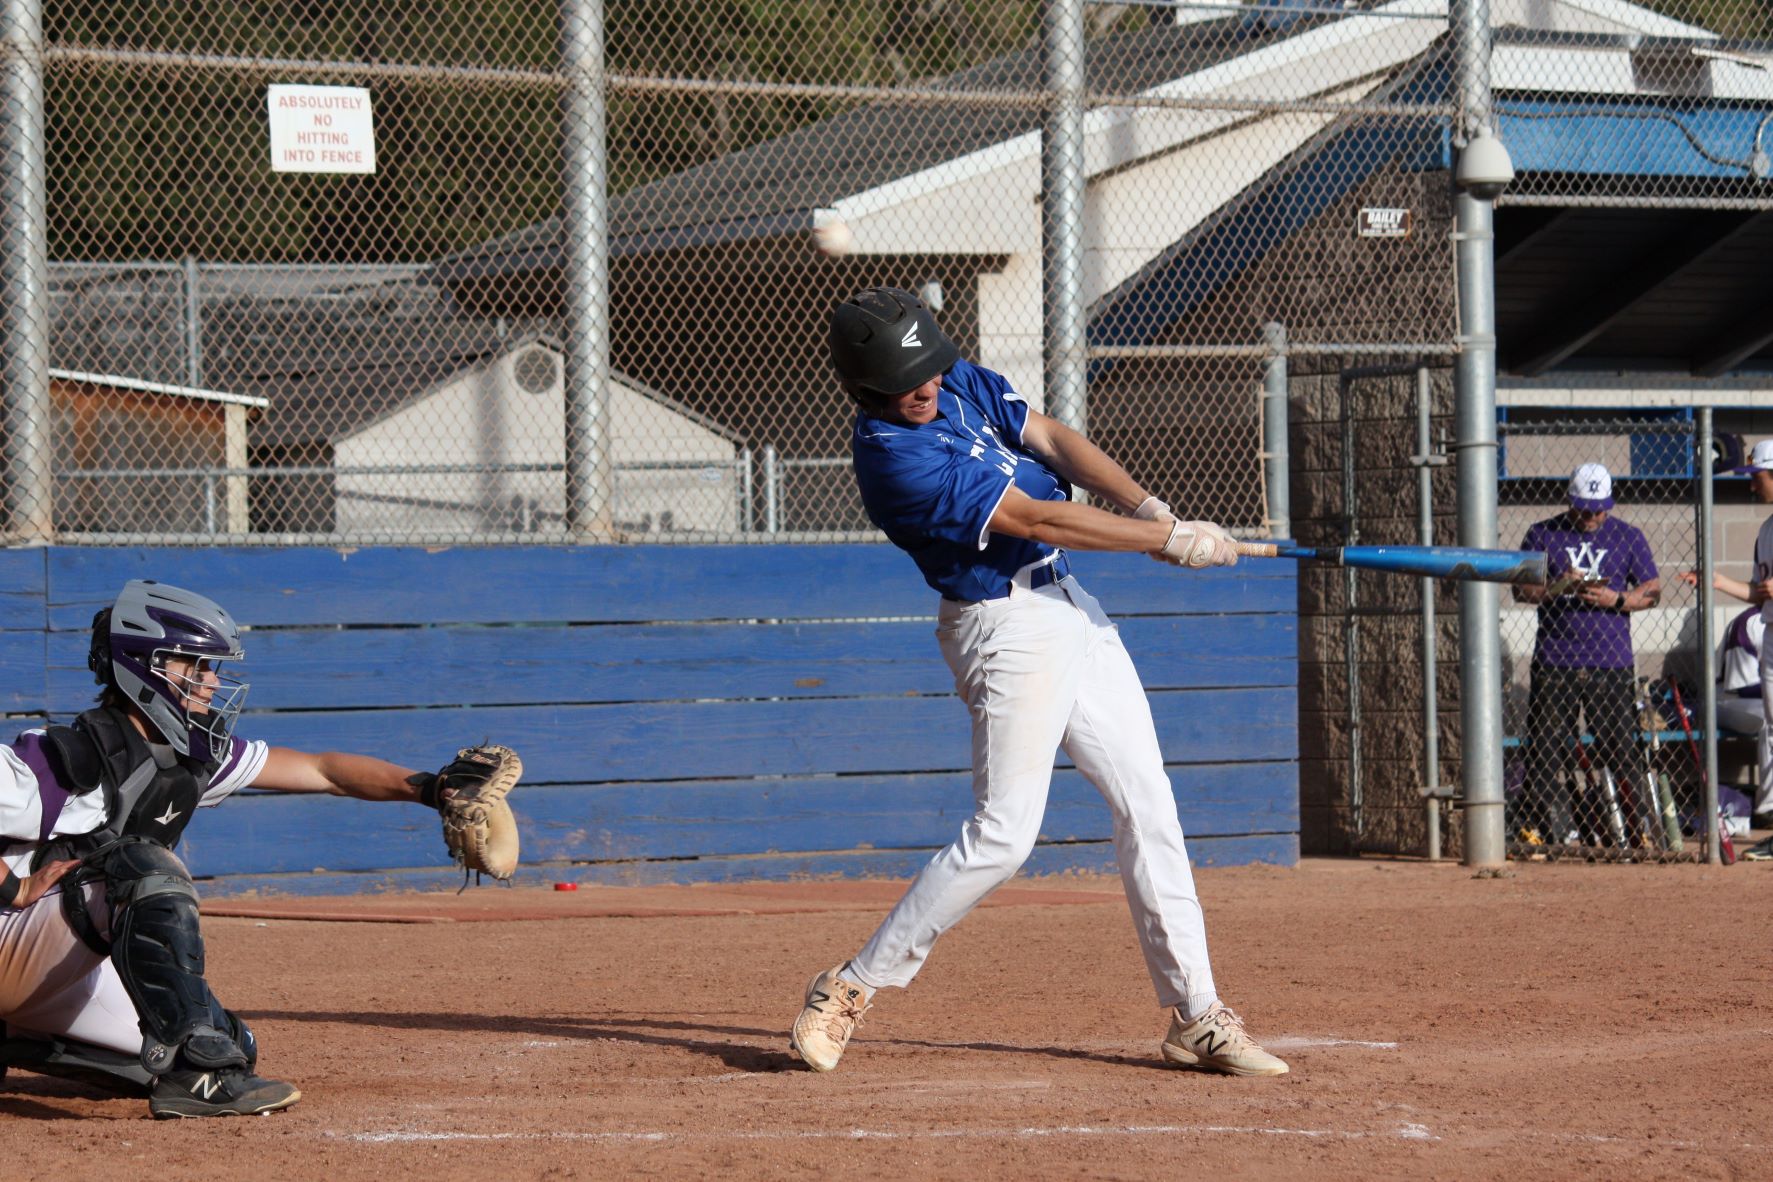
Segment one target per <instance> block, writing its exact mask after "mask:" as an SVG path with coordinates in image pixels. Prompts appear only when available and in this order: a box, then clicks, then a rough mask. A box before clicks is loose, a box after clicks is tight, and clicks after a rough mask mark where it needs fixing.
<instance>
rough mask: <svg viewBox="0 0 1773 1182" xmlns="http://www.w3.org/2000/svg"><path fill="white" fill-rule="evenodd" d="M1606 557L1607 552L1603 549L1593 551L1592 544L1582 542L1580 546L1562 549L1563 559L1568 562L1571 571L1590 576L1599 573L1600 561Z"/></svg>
mask: <svg viewBox="0 0 1773 1182" xmlns="http://www.w3.org/2000/svg"><path fill="white" fill-rule="evenodd" d="M1606 556H1607V551H1606V550H1605V549H1604V548H1603V549H1600V550H1597V549H1595V547H1594V543H1593V542H1584V543H1582V545H1580V546H1565V547H1564V557H1566V558H1568V559H1569V560H1570V567H1571V569H1573V570H1579V571H1584V572H1586V573H1588V574H1591V575H1593V574H1599V573H1600V569H1601V560H1602V559H1603V558H1605V557H1606Z"/></svg>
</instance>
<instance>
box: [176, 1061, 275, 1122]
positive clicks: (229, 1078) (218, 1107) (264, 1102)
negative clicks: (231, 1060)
mask: <svg viewBox="0 0 1773 1182" xmlns="http://www.w3.org/2000/svg"><path fill="white" fill-rule="evenodd" d="M301 1098H302V1093H301V1092H300V1091H299V1090H298V1089H297V1088H296V1086H295V1085H294V1084H286V1083H283V1082H282V1081H280V1080H275V1079H261V1078H260V1077H258V1076H256V1075H253V1074H252V1073H250V1072H248V1071H246V1070H244V1069H243V1068H239V1067H222V1068H216V1069H212V1070H209V1071H193V1070H187V1069H180V1070H178V1071H169V1072H167V1073H166V1074H165V1075H163V1076H161V1077H160V1078H159V1079H158V1080H156V1081H155V1082H154V1091H153V1092H152V1093H151V1094H150V1095H149V1096H148V1111H149V1112H151V1113H153V1114H154V1119H156V1120H168V1119H170V1118H172V1117H175V1116H262V1115H264V1114H265V1113H269V1112H278V1111H281V1110H282V1109H285V1108H288V1107H289V1106H290V1105H291V1104H294V1103H295V1102H296V1101H297V1100H300V1099H301Z"/></svg>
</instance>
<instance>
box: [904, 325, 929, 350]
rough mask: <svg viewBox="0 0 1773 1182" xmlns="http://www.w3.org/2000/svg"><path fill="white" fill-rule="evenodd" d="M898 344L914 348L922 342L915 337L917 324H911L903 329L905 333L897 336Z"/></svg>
mask: <svg viewBox="0 0 1773 1182" xmlns="http://www.w3.org/2000/svg"><path fill="white" fill-rule="evenodd" d="M899 344H900V345H902V346H904V347H905V348H907V349H915V348H918V347H919V346H921V345H922V344H923V342H922V341H920V340H918V339H917V325H915V324H913V325H912V326H911V327H910V328H908V329H906V330H905V335H904V336H902V337H900V338H899Z"/></svg>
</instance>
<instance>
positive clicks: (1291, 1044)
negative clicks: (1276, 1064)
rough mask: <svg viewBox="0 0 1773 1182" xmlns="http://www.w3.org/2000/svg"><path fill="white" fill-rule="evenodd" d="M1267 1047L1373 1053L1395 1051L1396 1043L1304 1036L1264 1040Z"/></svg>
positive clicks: (1286, 1036)
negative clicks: (1329, 1048)
mask: <svg viewBox="0 0 1773 1182" xmlns="http://www.w3.org/2000/svg"><path fill="white" fill-rule="evenodd" d="M1262 1045H1263V1046H1266V1047H1280V1048H1282V1049H1284V1050H1289V1051H1293V1050H1298V1049H1299V1048H1300V1047H1365V1048H1366V1049H1368V1050H1372V1051H1395V1050H1397V1044H1396V1043H1395V1042H1368V1041H1366V1040H1365V1039H1360V1038H1309V1037H1306V1036H1304V1035H1298V1036H1291V1035H1283V1036H1282V1037H1280V1038H1270V1039H1264V1040H1262Z"/></svg>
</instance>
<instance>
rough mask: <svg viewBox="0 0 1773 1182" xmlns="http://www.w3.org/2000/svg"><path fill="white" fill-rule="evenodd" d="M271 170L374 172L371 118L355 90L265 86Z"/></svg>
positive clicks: (365, 98) (364, 96)
mask: <svg viewBox="0 0 1773 1182" xmlns="http://www.w3.org/2000/svg"><path fill="white" fill-rule="evenodd" d="M265 109H266V112H267V114H268V115H269V116H270V120H271V171H273V172H362V173H372V172H374V171H375V170H376V134H375V116H374V113H373V111H372V110H371V108H370V101H369V91H368V90H366V89H364V88H363V87H359V86H269V87H266V88H265Z"/></svg>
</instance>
